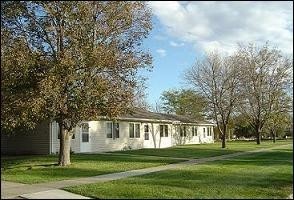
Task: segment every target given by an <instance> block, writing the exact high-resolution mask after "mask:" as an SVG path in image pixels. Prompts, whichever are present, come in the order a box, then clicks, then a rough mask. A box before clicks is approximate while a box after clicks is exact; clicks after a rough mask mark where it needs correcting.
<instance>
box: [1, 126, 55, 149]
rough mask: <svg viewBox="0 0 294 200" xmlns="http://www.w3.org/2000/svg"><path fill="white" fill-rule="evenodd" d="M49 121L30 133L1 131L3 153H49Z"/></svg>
mask: <svg viewBox="0 0 294 200" xmlns="http://www.w3.org/2000/svg"><path fill="white" fill-rule="evenodd" d="M49 137H50V136H49V121H44V122H42V123H40V124H39V125H38V126H37V127H36V128H35V129H33V130H32V131H29V132H28V133H20V134H14V135H7V134H5V133H1V155H25V154H49V148H50V142H49V140H50V138H49Z"/></svg>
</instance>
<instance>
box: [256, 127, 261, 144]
mask: <svg viewBox="0 0 294 200" xmlns="http://www.w3.org/2000/svg"><path fill="white" fill-rule="evenodd" d="M260 141H261V135H260V131H259V130H257V132H256V144H260Z"/></svg>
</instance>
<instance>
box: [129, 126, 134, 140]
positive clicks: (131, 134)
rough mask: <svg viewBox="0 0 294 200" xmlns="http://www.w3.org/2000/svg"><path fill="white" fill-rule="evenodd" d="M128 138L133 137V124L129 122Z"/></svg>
mask: <svg viewBox="0 0 294 200" xmlns="http://www.w3.org/2000/svg"><path fill="white" fill-rule="evenodd" d="M129 133H130V138H134V124H129Z"/></svg>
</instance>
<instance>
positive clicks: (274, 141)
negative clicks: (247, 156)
mask: <svg viewBox="0 0 294 200" xmlns="http://www.w3.org/2000/svg"><path fill="white" fill-rule="evenodd" d="M272 133H273V143H276V132H275V131H273V132H272Z"/></svg>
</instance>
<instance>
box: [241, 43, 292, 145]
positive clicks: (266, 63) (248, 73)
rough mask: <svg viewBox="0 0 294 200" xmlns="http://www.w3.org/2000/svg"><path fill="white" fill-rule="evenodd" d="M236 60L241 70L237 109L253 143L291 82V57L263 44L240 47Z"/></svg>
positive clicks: (258, 141)
mask: <svg viewBox="0 0 294 200" xmlns="http://www.w3.org/2000/svg"><path fill="white" fill-rule="evenodd" d="M238 62H239V65H240V66H241V67H240V72H241V73H242V76H240V81H241V84H240V86H241V87H240V89H239V90H240V91H241V93H242V95H243V97H242V98H240V104H239V110H240V112H241V113H243V114H244V115H245V116H246V118H247V119H248V122H249V123H250V125H251V126H252V128H253V129H254V130H255V135H256V143H257V144H260V141H261V132H262V129H263V127H264V125H265V123H266V122H267V121H268V120H269V119H270V118H271V117H272V116H273V113H274V112H275V105H278V104H283V101H281V97H282V96H283V94H284V93H285V92H286V91H287V89H288V88H289V86H288V85H289V83H290V84H291V83H292V82H293V80H291V76H290V74H291V70H292V66H293V64H292V60H291V59H289V58H287V57H285V56H283V55H282V54H281V52H280V51H278V50H277V49H275V48H271V47H270V46H269V44H268V43H266V44H265V45H264V46H262V47H255V46H254V45H253V44H250V45H248V46H240V48H239V50H238ZM276 108H277V107H276Z"/></svg>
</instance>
